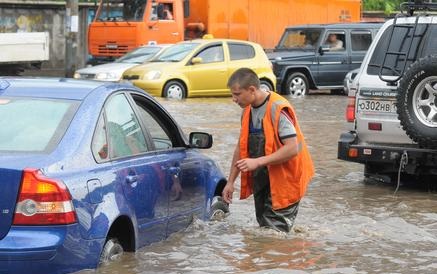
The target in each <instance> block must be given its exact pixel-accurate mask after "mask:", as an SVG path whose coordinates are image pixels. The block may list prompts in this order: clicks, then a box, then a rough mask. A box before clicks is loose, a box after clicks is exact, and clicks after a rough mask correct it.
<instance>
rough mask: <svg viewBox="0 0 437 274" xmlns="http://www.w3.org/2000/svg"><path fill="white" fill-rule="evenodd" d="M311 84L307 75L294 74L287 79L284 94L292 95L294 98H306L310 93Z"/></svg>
mask: <svg viewBox="0 0 437 274" xmlns="http://www.w3.org/2000/svg"><path fill="white" fill-rule="evenodd" d="M308 90H309V84H308V79H307V77H306V76H305V74H303V73H300V72H294V73H292V74H291V75H290V76H288V78H287V83H286V87H285V91H284V94H290V95H292V96H294V97H300V96H305V95H306V94H307V93H308Z"/></svg>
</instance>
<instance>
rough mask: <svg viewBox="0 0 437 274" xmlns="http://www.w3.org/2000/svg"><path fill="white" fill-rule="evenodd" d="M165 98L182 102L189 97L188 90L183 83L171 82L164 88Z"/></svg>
mask: <svg viewBox="0 0 437 274" xmlns="http://www.w3.org/2000/svg"><path fill="white" fill-rule="evenodd" d="M163 96H164V97H165V98H172V99H178V100H182V99H184V98H186V97H187V90H186V88H185V86H184V85H183V84H182V83H181V82H178V81H170V82H168V83H167V84H165V86H164V92H163Z"/></svg>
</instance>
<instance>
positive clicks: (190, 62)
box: [123, 39, 276, 99]
mask: <svg viewBox="0 0 437 274" xmlns="http://www.w3.org/2000/svg"><path fill="white" fill-rule="evenodd" d="M242 67H248V68H251V69H253V70H254V71H255V72H256V73H257V74H258V77H259V78H260V80H261V88H262V89H268V90H272V91H274V90H275V83H276V77H275V75H274V74H273V71H272V67H271V63H270V61H269V60H268V58H267V56H266V54H265V53H264V50H263V49H262V47H261V46H260V45H258V44H256V43H252V42H247V41H241V40H231V39H198V40H191V41H184V42H180V43H177V44H175V45H173V46H170V47H169V48H167V49H166V50H165V51H164V52H163V53H162V54H161V55H159V56H158V57H157V58H155V59H154V60H152V61H151V62H150V63H147V64H143V65H139V66H136V67H133V68H130V69H128V70H126V71H125V72H124V73H123V79H124V80H129V81H131V82H132V83H133V84H134V85H135V86H137V87H139V88H141V89H143V90H145V91H146V92H148V93H150V94H151V95H153V96H162V97H167V98H176V99H183V98H186V97H199V96H230V94H231V93H230V91H229V89H228V88H227V86H226V84H227V81H228V79H229V77H230V75H231V74H232V73H233V72H234V71H235V70H237V69H239V68H242Z"/></svg>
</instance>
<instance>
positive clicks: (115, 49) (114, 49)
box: [98, 44, 129, 56]
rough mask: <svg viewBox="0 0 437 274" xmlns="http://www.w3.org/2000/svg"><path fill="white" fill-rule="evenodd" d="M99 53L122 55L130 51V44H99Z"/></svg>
mask: <svg viewBox="0 0 437 274" xmlns="http://www.w3.org/2000/svg"><path fill="white" fill-rule="evenodd" d="M98 51H99V54H101V55H110V56H121V55H124V54H126V53H127V52H128V51H129V46H127V45H117V44H114V45H108V44H104V45H99V46H98Z"/></svg>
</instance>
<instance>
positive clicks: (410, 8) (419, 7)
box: [400, 0, 437, 16]
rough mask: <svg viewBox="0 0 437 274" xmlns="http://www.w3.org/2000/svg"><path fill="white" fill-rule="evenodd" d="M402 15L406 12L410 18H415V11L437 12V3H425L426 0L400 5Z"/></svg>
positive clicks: (416, 0)
mask: <svg viewBox="0 0 437 274" xmlns="http://www.w3.org/2000/svg"><path fill="white" fill-rule="evenodd" d="M400 11H401V13H404V12H406V14H407V15H408V16H413V15H414V12H415V11H421V12H425V13H426V12H427V11H437V3H432V2H431V1H429V2H425V1H424V0H415V1H408V2H404V3H401V5H400Z"/></svg>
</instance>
